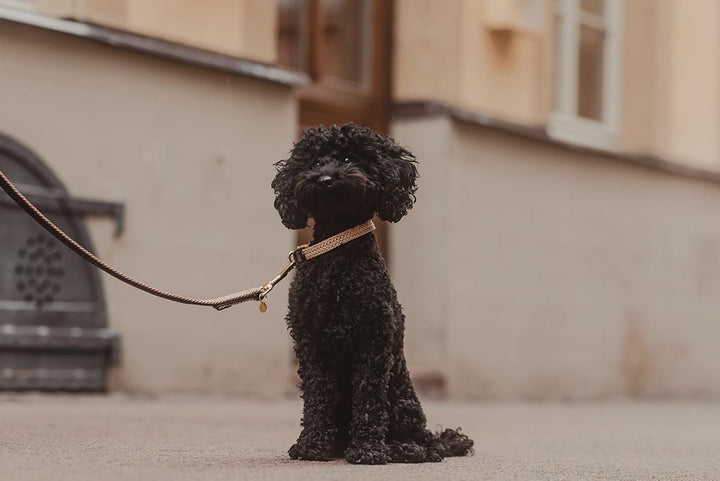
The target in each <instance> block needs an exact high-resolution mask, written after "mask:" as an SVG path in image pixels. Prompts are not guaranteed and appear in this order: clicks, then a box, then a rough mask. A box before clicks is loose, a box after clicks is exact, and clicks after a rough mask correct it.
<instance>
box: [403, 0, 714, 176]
mask: <svg viewBox="0 0 720 481" xmlns="http://www.w3.org/2000/svg"><path fill="white" fill-rule="evenodd" d="M508 4H509V3H503V0H448V1H447V2H432V1H417V0H398V2H397V8H396V10H397V14H396V24H395V27H396V31H395V37H396V40H395V44H396V55H395V67H394V68H395V81H394V89H395V100H396V101H398V102H406V101H428V100H430V101H439V102H443V103H447V104H450V105H452V106H456V107H461V108H464V109H467V110H470V111H475V112H479V113H484V114H490V115H494V116H497V117H500V118H502V119H506V120H510V121H515V122H519V123H523V124H530V125H546V124H547V121H548V115H549V113H550V111H551V109H552V97H553V88H554V87H553V85H554V48H553V42H554V40H553V32H552V25H553V14H552V11H553V6H552V5H553V2H551V1H544V2H543V5H544V15H543V21H542V22H541V25H540V27H541V28H540V29H539V30H536V31H533V30H532V29H525V28H512V29H509V30H508V29H506V30H503V31H497V32H493V31H491V30H490V28H489V25H488V22H487V21H488V12H489V10H488V9H489V8H490V7H493V6H497V5H508ZM623 5H624V9H623V12H624V13H623V23H624V28H623V59H622V64H623V68H622V69H621V70H622V80H621V85H622V93H621V99H620V101H621V102H622V105H621V120H620V128H621V135H620V137H621V142H620V144H621V147H620V148H621V150H627V151H632V152H641V153H645V154H654V155H658V156H660V157H663V158H667V159H669V160H672V161H675V162H678V163H681V164H685V165H690V166H693V167H699V168H707V169H712V170H718V169H720V135H718V134H717V133H718V132H720V56H719V55H717V52H716V50H717V49H716V47H717V45H719V44H720V0H689V1H687V2H686V1H682V2H681V1H678V0H659V1H656V0H632V1H629V0H628V1H625V2H623Z"/></svg>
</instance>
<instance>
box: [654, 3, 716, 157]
mask: <svg viewBox="0 0 720 481" xmlns="http://www.w3.org/2000/svg"><path fill="white" fill-rule="evenodd" d="M658 10H659V22H660V28H659V30H658V32H659V34H660V35H659V36H658V37H657V42H656V46H657V48H658V49H659V52H658V54H657V55H658V57H659V58H660V66H659V69H658V70H657V71H656V75H657V78H658V79H660V90H659V91H658V92H657V94H658V97H657V102H658V107H657V111H658V113H657V116H658V117H659V119H661V122H662V123H661V125H660V126H659V127H658V128H657V130H656V135H655V140H656V145H657V149H658V151H659V152H660V154H661V155H662V156H665V157H667V158H670V159H672V160H675V161H678V162H684V163H688V164H690V165H692V166H694V167H699V168H705V169H711V170H720V135H718V133H719V132H720V55H718V51H717V47H718V45H720V0H710V1H706V0H689V1H683V2H678V1H672V0H662V1H659V2H658Z"/></svg>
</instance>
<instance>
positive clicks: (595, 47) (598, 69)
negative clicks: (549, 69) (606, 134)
mask: <svg viewBox="0 0 720 481" xmlns="http://www.w3.org/2000/svg"><path fill="white" fill-rule="evenodd" d="M604 42H605V34H604V33H603V32H602V31H600V30H595V29H593V28H590V27H588V26H585V25H581V26H580V48H579V59H578V68H579V72H578V115H579V116H580V117H585V118H587V119H593V120H602V119H603V111H602V100H603V99H602V91H603V64H604V62H603V52H604Z"/></svg>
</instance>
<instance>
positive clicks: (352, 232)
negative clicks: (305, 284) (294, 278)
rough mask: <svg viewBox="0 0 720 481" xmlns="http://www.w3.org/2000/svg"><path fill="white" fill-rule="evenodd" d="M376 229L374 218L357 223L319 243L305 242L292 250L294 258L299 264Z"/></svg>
mask: <svg viewBox="0 0 720 481" xmlns="http://www.w3.org/2000/svg"><path fill="white" fill-rule="evenodd" d="M374 230H375V224H374V223H373V221H372V220H369V221H367V222H365V223H364V224H360V225H356V226H355V227H351V228H349V229H348V230H344V231H342V232H340V233H339V234H335V235H334V236H332V237H328V238H327V239H325V240H324V241H320V242H318V243H317V244H313V245H308V244H305V245H302V246H298V248H297V249H296V250H294V251H293V252H292V259H293V260H294V261H295V263H296V264H299V263H300V262H302V261H305V260H308V259H313V258H315V257H318V256H321V255H323V254H325V253H327V252H330V251H331V250H333V249H335V248H337V247H340V246H341V245H343V244H347V243H348V242H350V241H353V240H355V239H357V238H358V237H362V236H364V235H365V234H369V233H370V232H372V231H374Z"/></svg>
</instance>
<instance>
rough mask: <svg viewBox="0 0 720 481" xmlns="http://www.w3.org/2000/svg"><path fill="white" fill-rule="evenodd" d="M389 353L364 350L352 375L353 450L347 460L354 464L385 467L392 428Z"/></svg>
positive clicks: (374, 348) (379, 348)
mask: <svg viewBox="0 0 720 481" xmlns="http://www.w3.org/2000/svg"><path fill="white" fill-rule="evenodd" d="M389 360H390V354H389V351H388V350H387V349H386V348H385V347H384V346H382V345H370V346H367V347H366V348H365V349H363V348H362V347H360V349H359V351H358V352H357V353H356V355H355V359H354V362H353V374H352V419H351V421H350V446H349V447H348V449H347V451H346V452H345V458H346V459H347V460H348V462H350V463H353V464H385V463H387V462H388V453H387V448H386V446H385V437H386V436H387V431H388V425H389V406H388V379H389V364H390V363H389Z"/></svg>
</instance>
